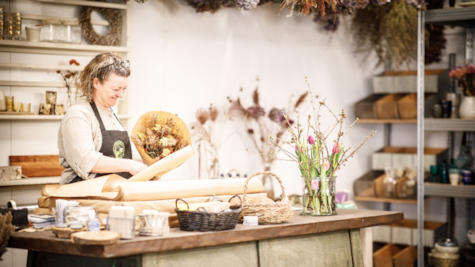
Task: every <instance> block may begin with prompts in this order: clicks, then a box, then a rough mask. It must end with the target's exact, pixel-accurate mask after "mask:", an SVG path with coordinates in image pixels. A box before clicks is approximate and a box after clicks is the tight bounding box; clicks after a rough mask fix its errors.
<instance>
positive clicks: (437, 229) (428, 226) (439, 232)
mask: <svg viewBox="0 0 475 267" xmlns="http://www.w3.org/2000/svg"><path fill="white" fill-rule="evenodd" d="M446 235H447V223H443V222H431V221H425V222H424V247H428V248H432V247H434V245H435V243H436V242H437V241H438V240H439V239H441V238H443V237H444V236H446ZM417 237H418V235H417V224H416V228H415V229H412V238H413V240H412V245H413V246H417V244H418V242H417Z"/></svg>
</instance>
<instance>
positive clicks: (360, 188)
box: [353, 171, 384, 197]
mask: <svg viewBox="0 0 475 267" xmlns="http://www.w3.org/2000/svg"><path fill="white" fill-rule="evenodd" d="M383 174H384V172H382V171H370V172H368V173H366V174H365V175H363V176H362V177H360V178H358V179H357V180H356V181H354V182H353V192H354V194H355V196H359V197H376V195H375V194H374V189H373V183H374V181H375V180H376V178H378V177H380V176H381V175H383Z"/></svg>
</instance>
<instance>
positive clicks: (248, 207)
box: [239, 172, 294, 224]
mask: <svg viewBox="0 0 475 267" xmlns="http://www.w3.org/2000/svg"><path fill="white" fill-rule="evenodd" d="M261 174H269V175H272V176H274V177H275V178H276V179H277V181H279V184H280V187H281V188H282V200H281V201H280V202H277V203H273V204H248V203H247V202H246V193H247V184H248V183H249V180H251V179H252V177H255V176H257V175H261ZM242 199H243V202H244V203H243V205H242V212H241V216H240V217H239V221H240V222H242V221H243V217H244V216H257V217H258V218H259V224H271V223H283V222H285V221H288V220H289V219H290V218H292V216H293V215H294V211H293V210H292V206H291V204H290V201H289V198H288V197H287V196H286V195H285V190H284V186H283V185H282V181H281V180H280V178H279V177H278V176H277V175H275V174H274V173H272V172H258V173H255V174H253V175H251V176H249V178H247V180H246V183H245V184H244V194H243V196H242Z"/></svg>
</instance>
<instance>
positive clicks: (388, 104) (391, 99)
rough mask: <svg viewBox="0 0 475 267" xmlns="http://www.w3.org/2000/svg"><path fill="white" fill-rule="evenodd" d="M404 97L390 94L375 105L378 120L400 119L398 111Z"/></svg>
mask: <svg viewBox="0 0 475 267" xmlns="http://www.w3.org/2000/svg"><path fill="white" fill-rule="evenodd" d="M403 97H404V95H400V94H390V95H387V96H385V97H383V98H381V99H379V100H377V101H376V102H375V103H374V105H375V110H376V116H378V119H384V120H394V119H399V113H398V109H397V108H398V101H399V100H400V99H401V98H403Z"/></svg>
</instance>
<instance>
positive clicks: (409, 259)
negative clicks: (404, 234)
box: [393, 246, 417, 267]
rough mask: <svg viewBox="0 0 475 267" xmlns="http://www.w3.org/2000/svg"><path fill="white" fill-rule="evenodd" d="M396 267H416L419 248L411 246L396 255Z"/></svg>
mask: <svg viewBox="0 0 475 267" xmlns="http://www.w3.org/2000/svg"><path fill="white" fill-rule="evenodd" d="M393 263H394V267H411V266H412V267H414V266H416V265H417V248H416V247H414V246H409V247H407V248H405V249H403V250H402V251H400V252H399V253H398V254H396V255H395V256H394V262H393Z"/></svg>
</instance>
